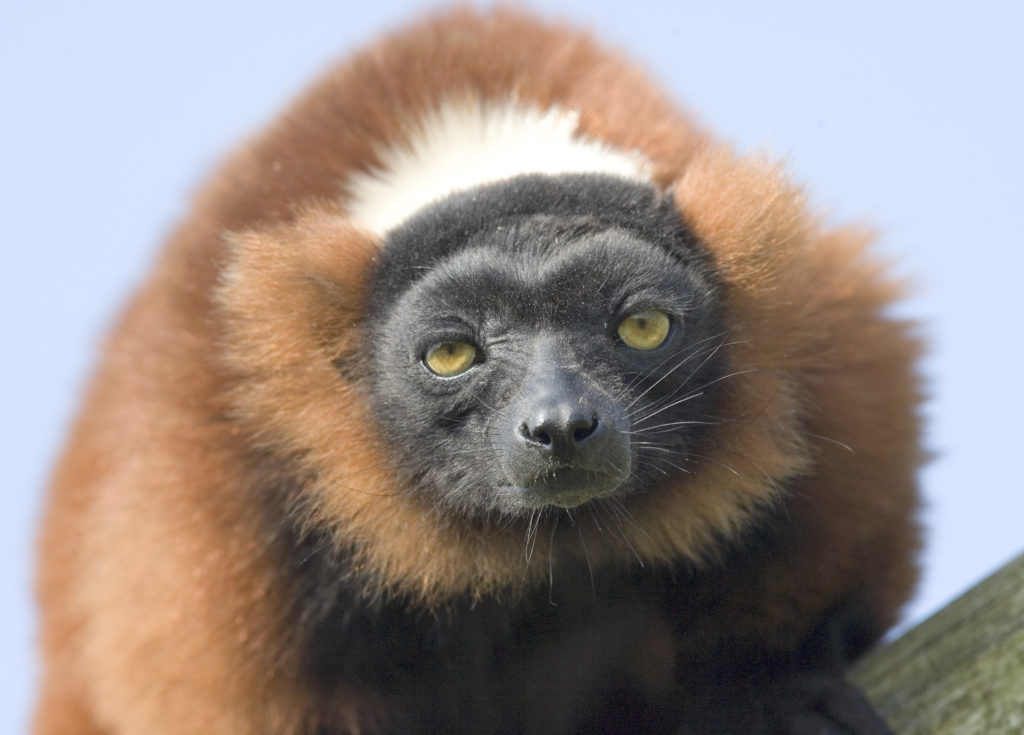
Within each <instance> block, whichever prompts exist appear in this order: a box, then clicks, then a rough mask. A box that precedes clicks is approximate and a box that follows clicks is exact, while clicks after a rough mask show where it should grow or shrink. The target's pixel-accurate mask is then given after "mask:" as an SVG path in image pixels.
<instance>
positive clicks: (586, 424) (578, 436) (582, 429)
mask: <svg viewBox="0 0 1024 735" xmlns="http://www.w3.org/2000/svg"><path fill="white" fill-rule="evenodd" d="M595 431H597V418H596V417H595V418H592V419H591V420H590V421H581V422H577V423H576V424H574V425H573V427H572V440H573V443H574V444H579V443H580V442H583V441H585V440H586V439H587V437H590V436H592V435H593V433H594V432H595Z"/></svg>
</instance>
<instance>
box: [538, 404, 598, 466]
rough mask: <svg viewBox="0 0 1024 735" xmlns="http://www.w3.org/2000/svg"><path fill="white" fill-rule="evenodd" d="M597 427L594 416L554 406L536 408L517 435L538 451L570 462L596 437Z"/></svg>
mask: <svg viewBox="0 0 1024 735" xmlns="http://www.w3.org/2000/svg"><path fill="white" fill-rule="evenodd" d="M599 427H600V422H599V420H598V418H597V416H595V415H593V414H591V413H587V412H585V411H584V410H581V409H579V408H577V407H576V406H573V405H571V404H567V403H555V404H549V405H547V406H539V407H536V408H535V409H534V411H533V413H532V415H531V416H530V417H529V418H528V419H527V420H526V421H524V422H523V423H522V424H520V426H519V434H520V436H522V438H523V439H525V440H526V442H527V443H528V444H531V445H532V446H534V447H536V448H537V449H541V450H543V451H546V452H550V453H551V454H552V455H553V456H554V457H555V458H558V459H569V458H570V457H572V456H573V454H575V452H576V451H577V450H578V449H580V448H582V447H583V446H584V445H585V444H586V443H587V440H588V439H590V438H591V437H593V436H594V435H595V434H597V432H598V429H599Z"/></svg>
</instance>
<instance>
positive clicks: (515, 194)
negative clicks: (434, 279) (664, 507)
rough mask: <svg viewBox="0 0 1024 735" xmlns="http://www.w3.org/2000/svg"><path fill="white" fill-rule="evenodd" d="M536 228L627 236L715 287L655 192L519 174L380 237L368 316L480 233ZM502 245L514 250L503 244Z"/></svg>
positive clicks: (598, 178)
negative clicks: (615, 231) (540, 225)
mask: <svg viewBox="0 0 1024 735" xmlns="http://www.w3.org/2000/svg"><path fill="white" fill-rule="evenodd" d="M530 220H542V221H543V223H544V224H543V226H544V227H545V228H548V229H549V230H550V229H558V230H560V231H561V234H564V235H565V239H568V240H571V239H573V238H574V237H576V236H581V235H585V234H593V233H597V232H601V231H604V230H609V229H619V230H625V231H627V232H630V233H632V234H634V235H636V236H637V237H639V238H640V239H642V240H644V241H645V242H648V243H650V244H652V245H655V246H657V247H660V248H663V249H664V250H665V252H667V253H669V254H670V255H671V256H672V257H674V258H676V259H678V260H680V261H681V263H683V264H684V265H686V266H688V267H689V268H691V269H693V270H694V271H696V272H697V273H699V274H700V275H701V276H703V278H704V279H705V280H706V282H709V283H714V282H715V278H714V273H713V269H712V268H711V266H710V263H709V259H708V256H707V253H706V252H705V251H704V249H703V247H702V246H701V244H700V242H699V241H698V239H697V237H696V236H695V235H694V234H693V232H692V231H691V230H690V229H689V227H688V226H687V225H686V223H685V221H684V220H683V217H682V216H681V214H680V212H679V210H678V209H676V207H675V204H674V203H673V202H672V200H671V198H669V197H665V196H663V195H662V194H661V193H660V192H659V191H658V190H657V189H655V188H654V187H653V186H651V185H648V184H643V183H638V182H634V181H630V180H627V179H623V178H620V177H617V176H610V175H606V174H596V173H587V174H563V175H558V176H551V175H545V174H524V175H521V176H517V177H515V178H512V179H508V180H506V181H502V182H499V183H495V184H487V185H483V186H480V187H477V188H474V189H470V190H467V191H464V192H459V193H456V194H453V195H451V196H449V197H447V198H445V199H443V200H440V201H438V202H435V203H434V204H431V205H428V206H427V207H425V208H424V209H422V210H421V211H420V212H418V213H417V214H415V215H414V216H412V217H411V218H409V219H408V220H406V221H405V222H403V223H402V224H401V225H399V226H398V227H396V228H395V229H394V230H392V231H391V232H389V233H388V234H387V236H386V237H385V240H384V243H383V248H382V251H381V254H380V255H379V257H378V259H377V262H376V263H375V267H374V274H373V279H372V280H373V288H372V289H371V293H372V294H373V295H372V296H371V310H373V311H375V312H376V313H380V311H381V310H382V309H386V307H387V305H388V303H389V302H390V300H391V297H392V295H393V294H397V293H401V292H402V291H404V290H405V289H407V288H408V287H409V286H410V285H411V284H412V283H414V282H415V281H416V280H417V279H419V278H420V277H421V276H422V275H423V274H425V273H426V272H428V271H429V270H430V268H431V267H432V266H433V265H435V264H436V263H438V262H439V261H440V260H442V259H444V258H446V257H449V256H451V255H453V254H455V253H456V252H458V251H459V250H461V249H463V248H466V247H470V246H472V245H473V244H474V243H475V242H476V241H477V240H478V238H479V236H480V235H482V234H484V233H493V232H498V231H501V230H503V229H513V228H517V227H520V226H522V225H523V224H524V223H525V222H528V221H530ZM508 242H510V243H512V242H515V240H513V239H509V240H508Z"/></svg>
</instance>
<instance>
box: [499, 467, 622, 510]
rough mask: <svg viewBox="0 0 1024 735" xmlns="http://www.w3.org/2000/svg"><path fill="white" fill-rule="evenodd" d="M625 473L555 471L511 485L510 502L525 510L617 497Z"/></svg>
mask: <svg viewBox="0 0 1024 735" xmlns="http://www.w3.org/2000/svg"><path fill="white" fill-rule="evenodd" d="M626 474H627V473H624V472H602V471H596V470H592V469H585V468H580V467H572V466H562V467H558V468H555V469H553V470H551V471H549V472H546V473H544V474H542V475H538V476H537V477H536V478H534V479H532V480H530V481H529V482H526V483H523V484H511V485H509V486H508V489H507V491H506V492H508V493H509V494H510V495H513V496H514V497H510V498H508V499H509V500H510V501H512V502H515V503H516V504H518V505H521V506H522V507H524V508H529V509H534V508H543V507H546V506H554V507H557V508H575V507H577V506H579V505H583V504H584V503H586V502H588V501H590V500H595V499H597V498H606V497H608V496H610V495H614V494H615V492H616V491H617V490H618V489H619V488H620V487H621V486H622V484H623V482H624V481H625V479H626Z"/></svg>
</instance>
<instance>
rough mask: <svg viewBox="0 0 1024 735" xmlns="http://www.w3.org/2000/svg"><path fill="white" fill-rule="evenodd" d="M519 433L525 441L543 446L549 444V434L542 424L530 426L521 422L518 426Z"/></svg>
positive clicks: (548, 445)
mask: <svg viewBox="0 0 1024 735" xmlns="http://www.w3.org/2000/svg"><path fill="white" fill-rule="evenodd" d="M519 433H520V434H521V435H522V437H523V438H524V439H526V440H527V441H531V442H534V443H536V444H540V445H542V446H545V447H550V446H551V441H552V440H551V434H549V433H548V432H547V431H546V430H545V427H543V426H537V427H531V426H530V425H529V424H527V423H523V424H521V425H520V426H519Z"/></svg>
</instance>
